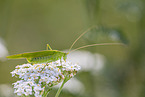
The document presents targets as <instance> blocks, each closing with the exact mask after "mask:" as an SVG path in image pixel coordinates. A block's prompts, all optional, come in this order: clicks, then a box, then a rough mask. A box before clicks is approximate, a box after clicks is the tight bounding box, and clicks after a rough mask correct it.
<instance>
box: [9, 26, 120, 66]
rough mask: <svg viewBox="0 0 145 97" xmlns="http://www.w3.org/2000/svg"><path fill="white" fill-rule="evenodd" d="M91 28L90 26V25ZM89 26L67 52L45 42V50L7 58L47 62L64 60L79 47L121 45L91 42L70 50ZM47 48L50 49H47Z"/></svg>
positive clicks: (30, 61)
mask: <svg viewBox="0 0 145 97" xmlns="http://www.w3.org/2000/svg"><path fill="white" fill-rule="evenodd" d="M91 28H92V27H91ZM91 28H89V29H87V30H86V31H85V32H83V33H82V34H81V35H80V36H79V37H78V38H77V39H76V40H75V41H74V42H73V44H72V45H71V47H70V49H69V51H68V52H67V53H64V52H62V51H59V50H52V49H51V47H50V45H49V44H47V48H46V50H42V51H36V52H26V53H21V54H15V55H11V56H7V58H9V59H23V58H26V59H27V61H28V62H29V63H35V64H37V63H49V62H53V61H57V60H59V59H61V58H63V60H64V61H66V58H67V55H68V54H69V52H72V51H75V50H78V49H81V48H86V47H90V46H96V45H118V44H119V45H122V43H102V44H91V45H85V46H82V47H79V48H76V49H74V50H72V51H71V49H72V47H73V46H74V44H75V43H76V42H77V41H78V40H79V39H80V38H81V37H82V36H83V35H84V34H85V33H87V32H88V31H89V30H90V29H91ZM48 48H49V49H50V50H48Z"/></svg>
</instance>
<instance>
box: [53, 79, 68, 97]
mask: <svg viewBox="0 0 145 97" xmlns="http://www.w3.org/2000/svg"><path fill="white" fill-rule="evenodd" d="M66 82H67V79H66V78H65V79H64V81H63V83H62V85H61V86H60V88H59V89H58V91H57V93H56V95H55V97H58V96H59V94H60V92H61V90H62V87H63V86H64V84H65V83H66Z"/></svg>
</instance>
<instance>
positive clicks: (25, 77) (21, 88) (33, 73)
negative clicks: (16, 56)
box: [11, 60, 80, 97]
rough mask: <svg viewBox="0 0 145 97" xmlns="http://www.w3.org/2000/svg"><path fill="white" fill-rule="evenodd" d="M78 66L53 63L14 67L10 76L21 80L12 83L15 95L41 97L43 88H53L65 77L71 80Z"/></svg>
mask: <svg viewBox="0 0 145 97" xmlns="http://www.w3.org/2000/svg"><path fill="white" fill-rule="evenodd" d="M78 70H80V66H78V65H77V64H73V63H71V62H65V61H61V62H60V60H58V61H55V62H51V63H47V64H46V63H45V64H44V63H43V64H33V65H31V64H29V63H28V64H23V65H18V66H16V69H15V70H14V71H12V72H11V74H12V76H18V77H19V78H20V79H21V80H20V81H17V82H15V83H13V85H14V88H15V91H14V93H16V94H17V95H19V96H21V95H25V96H28V95H33V94H34V95H35V97H41V95H42V94H43V92H44V89H45V86H46V85H47V86H49V87H53V86H55V85H57V84H58V83H60V82H61V81H62V80H63V79H64V78H65V77H67V78H68V79H70V78H72V77H73V76H74V75H75V74H76V72H77V71H78Z"/></svg>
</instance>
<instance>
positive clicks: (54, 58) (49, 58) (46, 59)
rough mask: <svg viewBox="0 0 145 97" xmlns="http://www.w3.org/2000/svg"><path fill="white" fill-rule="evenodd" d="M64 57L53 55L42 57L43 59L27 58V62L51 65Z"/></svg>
mask: <svg viewBox="0 0 145 97" xmlns="http://www.w3.org/2000/svg"><path fill="white" fill-rule="evenodd" d="M62 57H63V54H60V53H59V54H58V53H55V54H53V55H48V56H41V57H33V58H27V61H28V62H29V63H35V64H36V63H49V62H53V61H57V60H59V59H61V58H62Z"/></svg>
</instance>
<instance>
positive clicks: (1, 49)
mask: <svg viewBox="0 0 145 97" xmlns="http://www.w3.org/2000/svg"><path fill="white" fill-rule="evenodd" d="M7 55H8V50H7V48H6V46H5V42H4V40H3V39H2V38H0V61H5V60H6V56H7Z"/></svg>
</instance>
